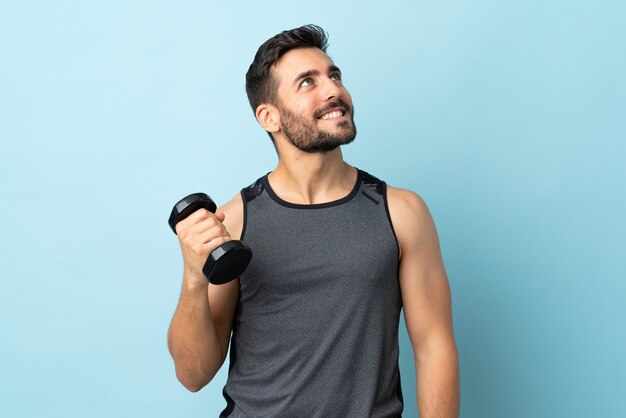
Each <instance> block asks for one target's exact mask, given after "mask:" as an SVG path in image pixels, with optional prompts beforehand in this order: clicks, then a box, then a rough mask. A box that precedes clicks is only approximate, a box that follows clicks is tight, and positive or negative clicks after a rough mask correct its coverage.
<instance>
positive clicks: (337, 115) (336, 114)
mask: <svg viewBox="0 0 626 418" xmlns="http://www.w3.org/2000/svg"><path fill="white" fill-rule="evenodd" d="M343 115H344V111H343V110H333V111H332V112H328V113H325V114H323V115H322V116H320V117H319V119H320V120H331V119H338V118H340V117H342V116H343Z"/></svg>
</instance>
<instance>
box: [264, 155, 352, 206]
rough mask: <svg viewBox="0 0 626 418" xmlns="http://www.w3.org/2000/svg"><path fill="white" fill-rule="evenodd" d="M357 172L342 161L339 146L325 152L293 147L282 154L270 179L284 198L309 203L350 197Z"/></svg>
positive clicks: (277, 192) (274, 187) (275, 190)
mask: <svg viewBox="0 0 626 418" xmlns="http://www.w3.org/2000/svg"><path fill="white" fill-rule="evenodd" d="M356 175H357V173H356V169H355V168H354V167H352V166H350V165H349V164H347V163H346V162H345V161H343V154H342V153H341V148H339V147H338V148H336V149H335V150H333V151H330V152H328V153H325V154H321V153H315V154H309V153H305V152H302V151H300V150H297V149H290V150H289V151H288V152H280V153H279V161H278V166H277V167H276V169H275V170H274V171H273V172H271V173H270V174H269V176H268V181H269V182H270V184H271V186H272V189H273V190H274V192H275V193H276V194H277V195H278V196H279V197H280V198H281V199H283V200H285V201H287V202H291V203H296V204H303V205H310V204H319V203H327V202H332V201H334V200H338V199H341V198H342V197H344V196H347V195H348V193H350V191H351V190H352V188H353V187H354V183H355V182H356Z"/></svg>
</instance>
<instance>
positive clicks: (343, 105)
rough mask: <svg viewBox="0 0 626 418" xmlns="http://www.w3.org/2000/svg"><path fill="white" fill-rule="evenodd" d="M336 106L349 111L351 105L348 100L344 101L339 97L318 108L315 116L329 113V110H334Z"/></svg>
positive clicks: (318, 116)
mask: <svg viewBox="0 0 626 418" xmlns="http://www.w3.org/2000/svg"><path fill="white" fill-rule="evenodd" d="M336 108H341V110H343V112H344V113H345V112H349V111H350V106H348V105H347V104H346V102H344V101H343V100H341V99H337V100H335V101H333V102H330V103H328V104H327V105H325V106H324V107H322V108H321V109H318V110H317V111H316V112H315V118H316V119H317V118H320V117H321V116H322V115H323V114H324V113H327V112H328V111H329V110H333V109H336Z"/></svg>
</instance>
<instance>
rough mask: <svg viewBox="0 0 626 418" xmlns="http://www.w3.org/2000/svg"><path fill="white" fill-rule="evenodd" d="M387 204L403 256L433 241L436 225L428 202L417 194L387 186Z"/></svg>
mask: <svg viewBox="0 0 626 418" xmlns="http://www.w3.org/2000/svg"><path fill="white" fill-rule="evenodd" d="M387 204H388V207H389V217H390V218H391V223H392V224H393V228H394V231H395V233H396V238H397V239H398V244H399V245H400V254H401V256H402V253H404V252H406V251H407V250H409V249H415V248H416V247H417V246H419V245H420V243H421V242H424V241H426V240H429V239H432V234H433V233H435V231H434V223H433V220H432V217H431V214H430V211H429V210H428V206H427V205H426V202H425V201H424V199H422V198H421V197H420V196H419V195H418V194H417V193H415V192H412V191H411V190H406V189H401V188H397V187H392V186H387ZM435 234H436V233H435Z"/></svg>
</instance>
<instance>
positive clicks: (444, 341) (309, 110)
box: [168, 25, 459, 418]
mask: <svg viewBox="0 0 626 418" xmlns="http://www.w3.org/2000/svg"><path fill="white" fill-rule="evenodd" d="M326 44H327V39H326V34H325V32H324V31H323V30H322V29H321V28H319V27H317V26H314V25H307V26H303V27H301V28H297V29H294V30H291V31H284V32H282V33H280V34H278V35H276V36H274V37H273V38H271V39H269V40H268V41H267V42H265V43H264V44H263V45H262V46H261V47H260V48H259V50H258V52H257V54H256V56H255V58H254V61H253V63H252V65H251V66H250V69H249V70H248V73H247V75H246V89H247V93H248V98H249V100H250V104H251V106H252V108H253V110H254V112H255V116H256V118H257V120H258V122H259V124H260V125H261V126H262V127H263V128H264V129H265V130H266V131H267V132H268V133H269V134H270V138H272V140H273V142H274V146H275V147H276V150H277V152H278V156H279V162H278V165H277V167H276V169H275V170H274V171H272V172H271V173H269V174H268V175H267V176H263V177H262V178H260V179H259V180H258V181H257V182H255V183H254V184H252V185H251V186H249V187H247V188H245V189H243V190H242V192H241V193H240V194H238V195H237V196H235V197H234V198H233V199H232V200H231V201H230V202H228V203H227V204H226V205H224V206H223V207H222V208H220V210H218V211H217V212H216V213H215V214H211V213H209V212H207V211H206V210H199V211H197V212H195V213H193V214H192V215H190V216H189V217H188V218H186V219H185V220H183V221H181V222H179V224H178V225H177V227H176V229H177V233H178V237H179V240H180V245H181V249H182V254H183V260H184V274H183V286H182V292H181V295H180V301H179V304H178V307H177V309H176V312H175V314H174V317H173V319H172V323H171V326H170V330H169V335H168V337H169V338H168V342H169V348H170V352H171V353H172V356H173V358H174V362H175V365H176V374H177V376H178V379H179V380H180V381H181V383H182V384H183V385H184V386H185V387H186V388H187V389H189V390H191V391H198V390H200V389H201V388H202V387H204V386H205V385H206V384H207V383H208V382H209V381H210V380H211V379H212V378H213V376H214V375H215V373H216V372H217V371H218V369H219V368H220V367H221V365H222V364H223V362H224V360H225V358H226V354H227V352H228V348H229V343H230V337H231V332H232V344H231V356H230V368H229V375H228V382H227V383H226V386H225V388H224V391H223V394H224V397H225V398H226V401H227V407H226V408H225V409H224V411H223V412H222V414H221V415H220V416H223V417H261V416H263V417H265V416H268V417H370V416H372V417H373V416H376V417H395V416H400V415H401V412H402V410H403V397H402V392H401V388H400V375H399V369H398V324H399V315H400V311H401V308H404V315H405V322H406V325H407V329H408V333H409V337H410V339H411V343H412V346H413V351H414V358H415V366H416V375H417V394H416V395H417V403H418V408H419V414H420V417H422V418H429V417H456V416H458V408H459V406H458V405H459V394H458V390H459V389H458V366H457V352H456V345H455V342H454V336H453V331H452V318H451V317H452V315H451V306H450V291H449V286H448V282H447V279H446V274H445V270H444V267H443V262H442V259H441V255H440V250H439V243H438V238H437V233H436V231H435V227H434V225H433V221H432V219H431V216H430V214H429V212H428V209H427V207H426V205H425V204H424V202H423V201H422V200H421V199H420V198H419V197H418V196H417V195H416V194H414V193H412V192H410V191H407V190H402V189H397V188H393V187H387V186H386V184H385V183H384V182H382V181H380V180H378V179H377V178H375V177H373V176H371V175H369V174H368V173H366V172H364V171H361V170H358V169H355V168H354V167H352V166H350V165H348V164H347V163H345V162H344V161H343V158H342V153H341V149H340V148H339V146H340V145H342V144H347V143H349V142H351V141H352V140H353V139H354V138H355V135H356V128H355V125H354V120H353V114H354V112H353V106H352V98H351V97H350V94H349V93H348V91H347V90H346V88H345V86H344V85H343V83H342V81H341V71H340V69H339V68H338V67H337V66H335V64H334V63H333V62H332V61H331V60H330V59H329V58H328V56H327V55H326ZM231 237H237V238H239V237H241V238H242V239H245V241H246V243H247V244H248V245H249V246H250V247H251V249H252V251H253V253H254V256H253V258H252V261H251V263H250V265H249V266H248V269H247V270H246V272H245V273H243V274H242V275H241V277H240V278H239V279H236V280H234V281H232V282H230V283H227V284H224V285H217V286H216V285H212V284H208V282H207V280H206V278H205V277H204V276H203V274H202V266H203V264H204V262H205V260H206V259H207V257H208V254H210V253H211V251H212V250H213V249H215V248H216V247H217V246H219V245H221V244H222V243H224V242H226V241H228V240H230V239H231ZM207 295H208V296H207Z"/></svg>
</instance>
